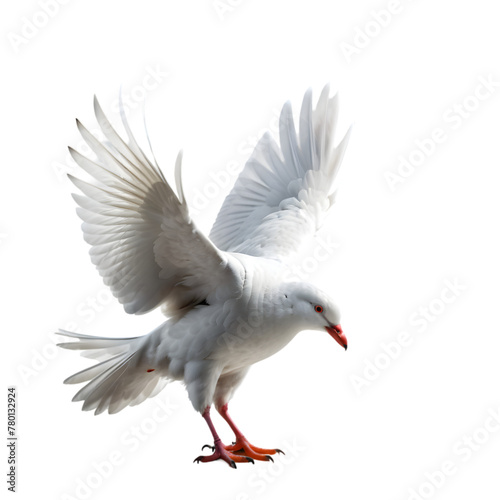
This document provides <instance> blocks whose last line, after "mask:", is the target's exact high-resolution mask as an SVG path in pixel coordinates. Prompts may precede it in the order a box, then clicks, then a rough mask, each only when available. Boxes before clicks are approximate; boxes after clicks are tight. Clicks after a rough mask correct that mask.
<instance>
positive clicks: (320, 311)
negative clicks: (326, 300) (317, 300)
mask: <svg viewBox="0 0 500 500" xmlns="http://www.w3.org/2000/svg"><path fill="white" fill-rule="evenodd" d="M314 310H315V311H316V312H317V313H322V312H323V307H322V306H314Z"/></svg>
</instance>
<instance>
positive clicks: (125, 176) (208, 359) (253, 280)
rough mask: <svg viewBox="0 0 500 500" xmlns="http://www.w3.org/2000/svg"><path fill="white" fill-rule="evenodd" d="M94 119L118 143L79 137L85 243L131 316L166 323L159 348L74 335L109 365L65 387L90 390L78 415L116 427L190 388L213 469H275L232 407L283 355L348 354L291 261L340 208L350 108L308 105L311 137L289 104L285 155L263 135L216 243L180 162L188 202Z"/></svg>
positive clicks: (131, 143) (158, 333) (332, 316)
mask: <svg viewBox="0 0 500 500" xmlns="http://www.w3.org/2000/svg"><path fill="white" fill-rule="evenodd" d="M94 109H95V114H96V118H97V121H98V123H99V126H100V128H101V130H102V132H103V134H104V136H105V137H106V141H105V142H101V141H99V140H97V139H96V138H95V137H94V136H93V135H92V134H91V133H90V132H89V131H88V130H87V129H86V128H85V127H84V126H83V125H82V124H81V123H80V122H79V121H77V126H78V129H79V131H80V133H81V134H82V137H83V138H84V139H85V141H86V142H87V144H88V145H89V147H90V148H91V149H92V151H93V152H94V153H95V156H96V159H95V160H94V159H90V158H87V157H85V156H83V155H82V154H80V153H79V152H77V151H75V150H74V149H72V148H70V152H71V155H72V156H73V158H74V160H75V161H76V162H77V163H78V165H79V166H80V167H81V168H82V169H83V170H85V171H86V172H87V173H88V174H89V175H90V176H91V178H92V182H85V181H83V180H81V179H79V178H77V177H74V176H71V175H70V176H69V177H70V179H71V180H72V182H73V183H74V184H75V186H76V187H77V188H78V189H79V190H80V191H81V192H82V193H83V194H74V195H73V197H74V199H75V201H76V202H77V204H78V205H79V207H78V208H77V211H78V215H79V216H80V218H81V219H82V220H83V224H82V230H83V233H84V238H85V241H87V242H88V243H89V244H90V245H91V249H90V255H91V260H92V262H93V264H95V266H96V267H97V270H98V271H99V274H100V275H101V276H102V277H103V279H104V283H105V284H106V285H108V286H109V287H110V288H111V291H112V293H113V295H114V296H115V297H116V298H117V299H118V300H119V302H120V303H121V304H123V307H124V308H125V311H126V312H127V313H130V314H143V313H146V312H148V311H150V310H152V309H154V308H156V307H158V306H162V309H163V311H164V312H165V314H166V316H167V319H166V321H165V322H164V323H163V324H161V325H160V326H158V327H157V328H156V329H154V330H153V331H152V332H150V333H149V334H147V335H144V336H140V337H132V338H116V337H94V336H90V335H82V334H77V333H72V332H68V331H63V330H61V331H60V332H59V333H60V334H61V335H65V336H67V337H69V338H72V339H73V340H72V341H68V342H65V343H62V344H59V345H60V346H61V347H64V348H67V349H76V350H81V351H83V352H82V354H83V355H84V356H88V357H90V358H93V359H96V360H98V361H99V362H98V363H97V364H95V365H93V366H91V367H90V368H87V369H85V370H83V371H81V372H79V373H76V374H74V375H72V376H71V377H69V378H68V379H66V380H65V383H69V384H72V383H75V384H76V383H82V382H87V384H86V385H85V386H84V387H83V388H82V389H80V391H78V393H77V394H76V395H75V397H74V398H73V400H74V401H83V409H84V410H95V413H96V414H99V413H102V412H104V411H106V410H107V411H108V412H109V413H116V412H118V411H120V410H122V409H123V408H125V407H126V406H129V405H136V404H139V403H141V402H142V401H144V400H145V399H146V398H148V397H152V396H154V395H156V394H158V392H159V391H161V390H162V389H163V388H164V386H165V385H166V383H167V382H169V381H171V380H181V381H183V382H184V384H185V385H186V389H187V392H188V395H189V398H190V400H191V402H192V404H193V406H194V408H195V409H196V410H197V411H199V412H200V413H201V414H202V415H203V417H204V418H205V420H206V421H207V424H208V426H209V428H210V431H211V433H212V436H213V439H214V446H211V447H210V448H212V451H213V453H212V454H211V455H203V456H199V457H197V458H196V459H195V461H197V462H209V461H213V460H217V459H222V460H224V461H226V462H227V463H228V464H229V465H230V466H232V467H236V462H246V461H250V462H252V461H253V460H270V459H271V455H272V454H274V453H277V452H279V451H280V450H277V449H272V448H270V449H265V448H258V447H256V446H254V445H252V444H250V443H249V442H248V440H247V439H246V438H245V436H244V435H243V434H242V433H241V431H240V430H239V429H238V428H237V427H236V425H235V424H234V422H233V420H232V419H231V417H230V416H229V414H228V401H229V400H230V398H231V397H232V395H233V393H234V391H235V390H236V388H237V387H238V385H239V384H240V383H241V382H242V380H243V378H244V377H245V375H246V374H247V372H248V369H249V367H250V366H251V365H252V364H254V363H256V362H258V361H260V360H262V359H265V358H267V357H269V356H271V355H272V354H274V353H276V352H277V351H279V350H280V349H282V348H283V347H284V346H285V345H286V344H287V343H288V342H289V341H290V340H292V338H293V337H294V336H295V335H296V334H297V333H298V332H300V331H301V330H326V331H327V332H328V333H329V334H330V335H331V336H332V337H333V338H334V339H335V340H336V341H337V342H338V343H339V344H340V345H342V346H343V347H344V348H347V340H346V338H345V336H344V334H343V332H342V328H341V327H340V313H339V311H338V308H337V306H336V305H335V304H334V302H333V301H332V300H331V299H330V298H329V296H328V295H327V294H326V293H324V292H322V291H320V290H318V289H317V288H316V287H315V286H314V285H312V284H310V283H305V282H290V281H289V279H288V277H289V268H288V261H289V260H290V259H291V257H292V256H293V254H294V253H296V252H297V251H298V249H299V246H300V243H301V242H303V241H304V240H305V239H306V238H307V237H310V236H312V235H313V234H314V233H315V231H316V230H317V229H318V228H319V227H320V225H321V223H322V221H323V218H324V216H325V215H326V213H327V211H328V210H329V209H330V207H331V205H332V204H333V202H334V194H335V191H334V189H333V184H334V180H335V177H336V175H337V172H338V170H339V167H340V164H341V162H342V157H343V154H344V151H345V148H346V146H347V141H348V137H349V132H348V133H347V134H346V135H345V136H344V138H343V139H342V140H341V141H340V142H339V143H338V144H337V145H335V144H334V133H335V129H336V124H337V111H338V102H337V98H336V96H335V97H332V98H330V97H329V88H328V86H326V87H325V88H324V89H323V91H322V93H321V95H320V98H319V100H318V102H317V104H316V107H315V108H314V109H313V104H312V92H311V91H310V90H309V91H307V92H306V94H305V96H304V100H303V103H302V108H301V111H300V119H299V124H298V131H297V130H296V128H295V124H294V120H293V115H292V109H291V105H290V103H286V104H285V105H284V106H283V110H282V112H281V115H280V119H279V145H278V144H277V143H276V141H275V140H274V139H273V138H272V137H271V135H270V134H269V133H266V134H264V135H263V137H262V138H261V139H260V141H259V142H258V144H257V145H256V147H255V150H254V151H253V153H252V155H251V156H250V158H249V160H248V161H247V163H246V164H245V167H244V169H243V171H242V172H241V174H240V175H239V177H238V179H237V181H236V183H235V185H234V187H233V189H232V191H231V192H230V194H229V195H228V197H227V198H226V200H225V201H224V203H223V205H222V208H221V210H220V212H219V214H218V216H217V220H216V222H215V224H214V226H213V228H212V230H211V232H210V235H209V237H207V236H205V235H204V234H203V233H202V232H201V231H200V230H199V229H198V228H197V227H196V224H195V223H194V221H193V220H192V219H191V217H190V215H189V208H188V205H187V202H186V199H185V197H184V193H183V190H182V182H181V161H182V155H181V154H179V156H178V158H177V161H176V165H175V182H176V191H177V193H176V192H174V190H173V189H172V188H171V187H170V185H169V184H168V182H167V181H166V180H165V177H164V176H163V174H162V172H161V170H160V168H159V167H158V165H157V164H156V160H154V158H153V159H150V158H149V157H148V156H147V155H146V154H145V153H144V152H143V150H142V149H141V148H140V147H139V145H138V144H137V142H136V140H135V139H134V136H133V135H132V132H131V130H130V127H129V124H128V122H127V119H126V117H125V114H124V112H123V110H122V113H121V118H122V122H123V126H124V129H125V132H126V135H127V140H124V139H123V138H122V137H121V136H120V135H119V134H118V133H117V132H116V131H115V129H114V128H113V126H112V125H111V123H110V122H109V121H108V119H107V118H106V116H105V115H104V113H103V111H102V109H101V107H100V105H99V103H98V102H97V100H96V99H95V100H94ZM212 405H214V406H215V408H216V409H217V410H218V412H219V413H220V414H221V415H222V417H223V418H224V419H225V420H226V421H227V423H228V424H229V426H230V427H231V429H232V430H233V431H234V433H235V442H234V443H233V444H232V445H224V444H222V442H221V441H220V439H219V437H218V435H217V432H216V430H215V428H214V426H213V423H212V421H211V418H210V408H211V406H212Z"/></svg>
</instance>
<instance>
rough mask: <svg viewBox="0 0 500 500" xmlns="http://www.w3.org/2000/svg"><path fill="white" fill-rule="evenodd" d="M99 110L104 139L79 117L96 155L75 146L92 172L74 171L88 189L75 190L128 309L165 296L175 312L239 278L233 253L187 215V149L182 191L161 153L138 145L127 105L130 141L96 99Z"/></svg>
mask: <svg viewBox="0 0 500 500" xmlns="http://www.w3.org/2000/svg"><path fill="white" fill-rule="evenodd" d="M94 110H95V114H96V117H97V121H98V123H99V126H100V128H101V129H102V132H103V133H104V135H105V137H106V139H107V141H106V143H105V144H103V143H101V142H99V141H98V140H97V139H96V138H95V137H94V136H93V135H92V134H90V132H89V131H88V130H87V129H86V128H85V127H84V126H83V125H82V124H81V123H80V122H79V121H77V125H78V129H79V130H80V133H81V134H82V136H83V138H84V139H85V141H86V142H87V144H88V145H89V146H90V148H91V149H92V150H93V151H94V153H95V154H96V156H97V161H93V160H90V159H89V158H86V157H85V156H83V155H81V154H80V153H78V152H77V151H75V150H74V149H72V148H70V153H71V155H72V156H73V158H74V159H75V161H76V162H77V163H78V165H80V167H81V168H82V169H84V170H85V171H86V172H87V173H88V174H89V175H90V176H91V177H92V178H93V180H92V182H91V183H88V182H85V181H83V180H81V179H78V178H76V177H73V176H71V175H70V176H69V177H70V179H71V180H72V181H73V183H74V184H75V185H76V186H77V187H78V188H79V189H80V190H81V191H82V193H83V195H79V194H74V195H73V197H74V199H75V200H76V202H77V203H78V205H79V206H80V207H79V208H78V209H77V212H78V214H79V216H80V217H81V219H82V220H83V224H82V230H83V233H84V238H85V240H86V241H87V242H88V243H90V245H92V248H91V249H90V255H91V259H92V262H93V263H94V264H95V265H96V267H97V269H98V271H99V274H100V275H101V276H102V277H103V278H104V283H105V284H106V285H108V286H109V287H110V288H111V291H112V292H113V295H114V296H115V297H116V298H117V299H118V300H119V301H120V303H121V304H123V306H124V308H125V311H127V312H128V313H133V314H141V313H145V312H147V311H149V310H151V309H153V308H155V307H157V306H158V305H160V304H164V305H165V306H166V309H167V311H168V312H169V313H170V314H173V313H175V312H176V311H178V310H180V309H182V308H184V307H186V306H190V305H192V304H196V303H197V302H200V301H203V300H208V301H209V298H210V296H211V294H213V293H216V291H217V293H218V294H219V295H220V294H221V293H223V291H224V289H226V288H227V289H228V291H229V290H230V289H233V288H234V287H235V286H237V284H238V282H239V276H236V274H237V272H236V271H235V269H234V267H233V266H232V265H230V264H229V261H228V256H227V255H226V254H225V252H222V251H220V250H219V249H217V248H216V247H215V246H214V244H213V243H212V242H211V241H210V240H209V239H208V238H206V237H205V236H204V235H203V234H202V233H201V232H200V231H199V230H198V229H197V228H196V226H195V224H194V223H193V221H192V220H191V218H190V216H189V213H188V208H187V204H186V201H185V199H184V195H183V193H182V185H181V177H180V168H181V158H182V157H181V154H179V156H178V158H177V162H176V169H175V179H176V184H177V191H178V193H179V196H177V195H176V194H175V193H174V191H173V190H172V189H171V187H170V186H169V184H168V183H167V181H166V180H165V177H164V176H163V174H162V172H161V170H160V169H159V167H158V165H157V164H156V161H154V163H152V162H151V161H150V160H149V158H148V157H147V156H146V155H145V154H144V152H143V151H142V150H141V148H140V147H139V146H138V144H137V142H136V140H135V139H134V137H133V135H132V133H131V131H130V127H129V125H128V123H127V120H126V118H125V115H124V113H123V111H122V121H123V125H124V128H125V130H126V133H127V136H128V141H127V142H125V141H124V140H123V139H122V138H121V137H120V136H119V135H118V134H117V132H116V131H115V130H114V128H113V127H112V125H111V124H110V122H109V121H108V119H107V118H106V116H105V115H104V113H103V111H102V109H101V107H100V105H99V103H98V102H97V99H94ZM221 290H222V291H221ZM174 291H175V293H173V292H174Z"/></svg>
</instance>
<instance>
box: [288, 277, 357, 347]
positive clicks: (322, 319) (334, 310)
mask: <svg viewBox="0 0 500 500" xmlns="http://www.w3.org/2000/svg"><path fill="white" fill-rule="evenodd" d="M290 285H292V286H291V293H290V294H289V299H290V300H291V305H292V307H293V309H294V315H297V316H299V317H300V318H301V323H302V322H303V323H304V324H305V325H306V328H307V329H308V330H326V331H327V332H328V333H329V334H330V335H331V336H332V337H333V338H334V339H335V340H336V341H337V342H338V343H339V344H340V345H341V346H342V347H343V348H344V349H347V339H346V337H345V335H344V333H343V332H342V328H341V326H340V311H339V308H338V307H337V306H336V305H335V303H334V302H333V301H332V299H331V298H330V297H329V296H328V295H327V294H326V293H324V292H322V291H321V290H319V289H317V288H316V287H314V286H312V285H309V284H306V283H294V284H291V283H290Z"/></svg>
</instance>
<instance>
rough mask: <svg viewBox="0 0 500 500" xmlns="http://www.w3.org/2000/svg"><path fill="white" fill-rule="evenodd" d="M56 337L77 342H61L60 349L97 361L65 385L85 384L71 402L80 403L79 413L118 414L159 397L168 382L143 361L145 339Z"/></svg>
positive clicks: (87, 336)
mask: <svg viewBox="0 0 500 500" xmlns="http://www.w3.org/2000/svg"><path fill="white" fill-rule="evenodd" d="M57 333H58V334H59V335H64V336H66V337H71V338H73V339H76V341H73V342H63V343H61V344H58V345H59V346H60V347H63V348H65V349H72V350H81V351H83V352H82V356H86V357H89V358H93V359H96V360H98V361H99V363H97V364H96V365H93V366H91V367H90V368H86V369H85V370H82V371H80V372H78V373H75V374H74V375H72V376H71V377H68V378H67V379H66V380H65V381H64V383H65V384H80V383H82V382H88V381H89V382H88V383H87V384H86V385H85V386H84V387H83V388H82V389H80V390H79V391H78V392H77V393H76V394H75V396H74V397H73V401H83V402H84V403H83V407H82V410H85V411H86V410H95V414H96V415H98V414H99V413H102V412H104V411H105V410H106V409H107V410H108V412H109V413H117V412H119V411H120V410H123V408H125V407H126V406H129V405H130V406H134V405H137V404H139V403H142V402H143V401H144V400H145V399H146V398H148V397H153V396H155V395H156V394H158V393H159V392H160V391H161V390H162V389H163V388H164V387H165V385H166V384H167V382H168V381H169V379H168V378H166V377H165V376H162V373H161V372H160V371H159V370H155V369H154V368H151V367H149V365H147V364H146V363H145V361H144V356H142V355H141V354H143V353H144V349H143V347H144V346H145V342H144V341H145V339H146V337H147V336H145V337H127V338H124V337H122V338H112V337H93V336H91V335H83V334H80V333H73V332H68V331H65V330H59V332H57Z"/></svg>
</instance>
